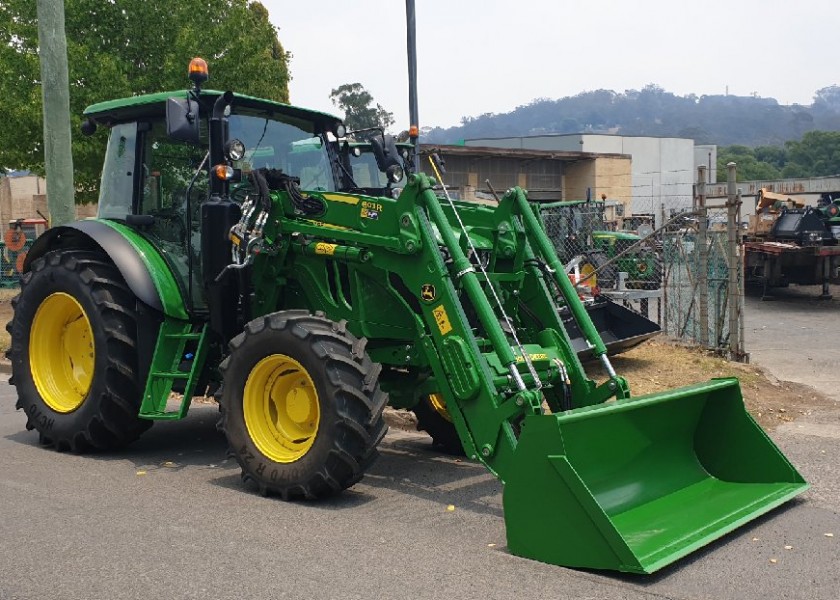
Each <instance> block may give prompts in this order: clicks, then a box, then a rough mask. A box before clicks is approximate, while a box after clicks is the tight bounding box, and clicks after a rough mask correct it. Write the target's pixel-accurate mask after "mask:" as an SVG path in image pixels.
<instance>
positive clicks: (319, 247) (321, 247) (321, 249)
mask: <svg viewBox="0 0 840 600" xmlns="http://www.w3.org/2000/svg"><path fill="white" fill-rule="evenodd" d="M336 248H338V244H328V243H326V242H318V243H317V244H315V254H326V255H327V256H332V255H333V254H335V249H336Z"/></svg>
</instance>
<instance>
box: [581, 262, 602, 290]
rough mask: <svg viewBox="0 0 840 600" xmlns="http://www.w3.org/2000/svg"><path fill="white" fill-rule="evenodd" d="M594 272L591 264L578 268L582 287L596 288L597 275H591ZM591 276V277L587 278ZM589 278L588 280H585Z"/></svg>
mask: <svg viewBox="0 0 840 600" xmlns="http://www.w3.org/2000/svg"><path fill="white" fill-rule="evenodd" d="M594 272H595V267H594V266H593V265H592V264H591V263H584V264H583V265H582V266H581V268H580V278H581V280H582V281H583V285H585V286H586V287H591V288H592V287H596V286H597V285H598V275H592V274H593V273H594ZM590 275H592V277H589V276H590ZM587 277H589V279H587Z"/></svg>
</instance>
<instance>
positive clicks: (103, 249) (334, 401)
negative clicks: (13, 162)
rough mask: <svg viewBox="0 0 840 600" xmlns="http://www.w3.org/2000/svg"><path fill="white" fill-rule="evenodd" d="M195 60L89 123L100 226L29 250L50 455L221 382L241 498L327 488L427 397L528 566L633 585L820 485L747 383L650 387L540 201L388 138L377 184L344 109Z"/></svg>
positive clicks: (18, 380) (166, 412) (180, 411)
mask: <svg viewBox="0 0 840 600" xmlns="http://www.w3.org/2000/svg"><path fill="white" fill-rule="evenodd" d="M193 67H194V68H191V73H192V78H193V81H194V82H195V87H194V88H193V89H192V90H189V91H177V92H171V93H159V94H152V95H145V96H137V97H133V98H129V99H123V100H114V101H108V102H103V103H101V104H97V105H94V106H91V107H89V108H88V109H87V110H86V111H85V114H86V117H87V120H86V122H85V124H84V126H83V131H84V132H86V133H87V134H93V133H94V131H95V130H96V129H97V128H103V127H104V128H107V129H109V130H110V138H109V142H108V148H107V152H106V156H105V164H104V168H103V176H102V183H101V192H100V200H99V215H98V218H96V219H92V220H86V221H80V222H77V223H73V224H70V225H67V226H63V227H55V228H52V229H50V230H49V231H47V232H46V233H45V234H44V235H42V236H41V237H40V238H39V239H38V240H37V241H36V242H35V244H34V245H33V247H32V249H31V250H30V251H29V253H28V255H27V258H26V263H25V269H24V270H25V274H24V275H23V278H22V287H21V293H20V295H19V296H18V298H17V300H16V302H15V315H14V319H13V321H12V322H11V324H10V326H9V329H10V332H11V338H12V342H11V350H10V351H9V358H10V359H11V362H12V370H13V375H12V379H11V381H12V383H13V384H14V385H15V386H16V387H17V393H18V402H17V407H18V408H20V409H23V410H24V411H25V413H26V415H27V417H28V421H27V428H28V429H35V430H36V431H37V432H38V434H39V436H40V440H41V441H42V442H43V443H44V444H47V445H51V446H53V447H54V448H56V449H57V450H59V451H62V450H70V451H74V452H81V451H85V450H88V449H97V450H108V449H112V448H118V447H121V446H123V445H125V444H128V443H130V442H132V441H133V440H135V439H136V438H137V437H138V436H140V435H141V434H142V432H143V431H144V430H146V429H147V428H148V427H149V426H150V425H151V424H152V423H153V422H154V421H155V420H165V419H179V418H182V417H184V416H185V415H186V413H187V410H188V408H189V404H190V399H191V398H192V396H193V395H194V394H195V393H196V392H204V391H205V390H208V389H209V390H211V391H215V394H216V398H217V399H218V401H219V405H220V411H221V421H220V426H221V429H222V430H223V431H224V434H225V436H226V437H227V440H228V442H229V445H230V450H231V452H232V454H233V456H235V458H236V460H237V461H238V463H239V465H240V467H241V469H242V476H243V479H244V480H245V481H246V483H248V484H250V485H251V486H252V487H254V488H256V489H257V490H259V491H260V492H262V493H265V494H274V495H278V496H280V497H282V498H284V499H317V498H322V497H325V496H330V495H333V494H336V493H339V492H341V491H342V490H343V489H345V488H348V487H350V486H352V485H353V484H355V483H356V482H358V481H359V480H360V479H361V478H362V476H363V475H364V473H365V471H366V470H367V469H368V468H369V467H370V465H371V463H372V462H373V460H374V459H375V458H376V456H377V445H378V444H379V442H380V440H381V439H382V437H383V436H384V435H385V432H386V426H385V423H384V421H383V418H382V412H383V409H384V407H385V405H386V403H390V404H391V405H392V406H395V407H400V408H408V409H411V408H413V407H417V406H418V405H420V403H426V405H428V406H431V407H432V408H433V409H434V412H433V415H436V418H439V419H440V420H441V421H442V422H445V423H447V424H448V425H449V426H450V427H452V428H454V431H455V432H456V433H457V435H458V438H459V440H460V444H461V445H462V447H463V448H464V450H465V451H466V453H467V454H468V455H469V456H471V457H473V458H474V459H475V460H478V461H480V462H481V463H482V464H484V465H485V466H486V467H487V469H488V470H489V471H490V472H492V473H493V474H494V475H495V476H497V477H498V478H499V479H500V480H501V481H502V483H503V488H504V492H503V501H504V512H505V522H506V526H507V534H508V546H509V548H510V550H511V552H513V553H514V554H517V555H520V556H525V557H530V558H535V559H538V560H541V561H546V562H550V563H554V564H558V565H566V566H573V567H588V568H597V569H616V570H621V571H630V572H636V573H650V572H653V571H656V570H657V569H659V568H661V567H663V566H665V565H667V564H669V563H672V562H674V561H675V560H677V559H679V558H680V557H682V556H685V555H686V554H688V553H690V552H692V551H694V550H696V549H697V548H699V547H701V546H703V545H704V544H706V543H708V542H710V541H712V540H714V539H716V538H719V537H721V536H722V535H724V534H726V533H727V532H729V531H731V530H733V529H735V528H737V527H738V526H740V525H742V524H744V523H745V522H747V521H749V520H751V519H754V518H755V517H757V516H759V515H761V514H764V513H767V512H768V511H770V510H772V509H773V508H774V507H776V506H778V505H780V504H782V503H783V502H785V501H786V500H789V499H790V498H792V497H793V496H795V495H797V494H798V493H800V492H802V491H803V490H804V489H806V488H807V484H806V483H805V482H804V481H803V479H802V478H801V477H800V475H799V474H798V473H797V471H796V470H795V469H794V467H793V466H791V464H790V463H789V462H788V461H787V460H786V458H785V457H784V456H783V455H782V454H781V453H780V452H779V450H778V449H777V448H776V447H775V446H774V445H773V443H772V442H771V441H770V439H769V438H768V437H767V436H766V435H765V434H764V432H763V431H762V430H761V429H760V428H759V427H758V425H756V423H755V422H754V421H753V420H752V418H751V417H750V416H749V414H748V413H747V412H746V411H745V409H744V405H743V401H742V398H741V392H740V388H739V384H738V381H737V380H735V379H721V380H713V381H709V382H706V383H700V384H698V385H695V386H691V387H687V388H683V389H678V390H672V391H668V392H664V393H660V394H653V395H648V396H643V397H638V398H635V397H631V395H630V391H629V388H628V385H627V382H626V381H625V380H624V379H623V378H622V377H621V376H619V375H618V374H616V373H615V371H614V370H613V368H612V365H611V364H610V361H609V359H608V358H607V357H606V348H605V347H604V343H603V341H602V340H601V339H600V338H599V336H598V335H597V332H596V330H595V328H594V327H593V326H592V323H591V320H590V319H589V317H588V315H587V312H586V310H585V309H584V307H583V305H582V304H581V303H580V301H579V300H578V298H577V295H576V293H575V289H574V288H573V286H572V284H571V283H570V281H569V279H568V278H567V277H566V275H565V274H564V270H563V265H562V264H561V262H560V260H559V259H558V257H557V254H556V252H555V250H554V247H553V245H552V243H551V241H550V240H549V239H548V237H547V236H546V235H545V232H544V231H543V229H542V228H541V226H540V224H539V222H538V219H537V216H536V213H535V210H536V209H535V207H533V206H532V205H531V204H529V202H528V199H527V197H526V194H525V193H524V192H523V190H521V189H519V188H513V189H510V190H508V191H507V192H506V193H505V194H504V195H503V197H502V198H501V200H500V202H499V203H498V206H495V207H486V206H478V205H471V204H468V203H461V202H455V201H451V200H450V199H448V197H444V198H443V199H439V198H438V196H437V195H436V193H435V191H434V190H433V186H434V180H433V179H432V178H430V177H428V176H427V175H425V174H423V173H419V172H413V173H410V174H409V175H408V177H407V178H406V180H405V181H404V187H403V188H402V191H401V192H399V193H396V192H392V190H391V187H392V184H395V183H397V182H400V181H403V173H402V171H403V167H402V166H401V165H400V161H399V160H398V159H397V153H398V151H397V149H396V146H395V144H394V143H393V140H392V139H391V138H390V137H388V136H377V137H374V138H372V140H371V141H372V144H373V152H374V154H375V158H376V161H377V165H378V168H379V170H380V171H381V172H382V173H384V174H385V175H386V178H387V182H388V183H386V186H385V188H384V189H383V190H382V191H381V192H380V195H376V196H372V195H368V194H366V193H363V192H364V188H363V186H360V185H359V182H355V181H353V178H352V172H350V171H349V170H348V169H347V168H346V164H347V159H346V156H344V153H346V152H349V151H350V145H349V144H345V143H343V142H342V140H343V139H344V138H345V131H344V127H343V125H342V123H341V122H340V121H339V120H338V119H336V118H334V117H332V116H329V115H325V114H321V113H318V112H313V111H309V110H304V109H302V108H297V107H293V106H287V105H283V104H279V103H275V102H271V101H268V100H262V99H257V98H252V97H248V96H244V95H238V94H233V93H231V92H225V93H220V92H214V91H204V90H201V89H200V87H199V86H200V84H201V82H202V81H203V80H204V79H206V69H203V68H202V64H201V63H200V62H195V61H194V65H193ZM302 145H306V146H307V147H311V148H314V149H315V150H316V151H315V152H312V151H307V152H301V151H300V147H301V146H302ZM302 182H306V185H305V186H304V185H303V184H302ZM394 196H396V197H394ZM444 196H446V195H445V194H444ZM558 294H559V295H560V296H562V298H563V299H564V302H565V304H566V305H567V306H568V310H569V311H570V312H571V314H572V315H573V317H574V319H575V321H576V322H577V324H578V326H579V328H580V331H581V332H582V333H583V335H584V336H585V337H586V339H587V340H588V342H589V344H590V345H591V346H592V353H593V354H594V355H595V356H596V357H597V358H598V359H599V360H600V361H601V362H602V364H603V366H604V368H605V371H606V372H607V373H608V376H607V377H606V379H605V380H604V381H600V382H596V381H594V380H592V379H590V378H588V377H587V375H586V373H585V372H584V370H583V368H582V367H581V364H580V362H579V360H578V357H577V355H576V353H575V351H574V349H573V348H572V346H571V343H570V339H569V336H568V334H567V332H566V330H565V329H564V327H563V323H562V321H561V319H560V316H559V313H558V305H557V303H556V301H555V297H556V295H558ZM176 392H177V393H176Z"/></svg>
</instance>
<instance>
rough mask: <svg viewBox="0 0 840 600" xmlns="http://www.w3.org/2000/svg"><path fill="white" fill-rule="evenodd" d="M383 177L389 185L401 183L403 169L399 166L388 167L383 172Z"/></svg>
mask: <svg viewBox="0 0 840 600" xmlns="http://www.w3.org/2000/svg"><path fill="white" fill-rule="evenodd" d="M385 175H386V176H387V177H388V181H390V182H391V183H399V182H400V181H402V178H403V175H404V173H403V168H402V167H401V166H399V165H391V166H390V167H388V170H387V171H385Z"/></svg>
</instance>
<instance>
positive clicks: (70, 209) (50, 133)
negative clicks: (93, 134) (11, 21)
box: [37, 0, 76, 227]
mask: <svg viewBox="0 0 840 600" xmlns="http://www.w3.org/2000/svg"><path fill="white" fill-rule="evenodd" d="M37 7H38V47H39V48H40V52H39V54H40V60H41V98H42V100H43V108H44V167H45V169H46V171H47V207H48V208H49V211H50V226H52V227H54V226H56V225H63V224H65V223H69V222H71V221H73V220H75V218H76V211H75V208H76V204H75V190H74V187H73V155H72V150H71V139H72V138H71V135H70V79H69V76H68V72H67V38H66V35H65V32H64V2H63V0H38V4H37Z"/></svg>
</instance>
